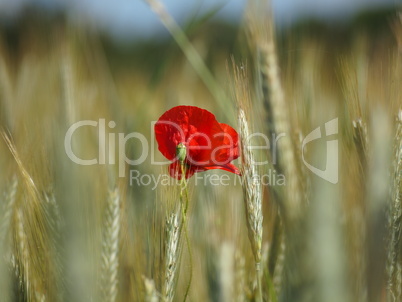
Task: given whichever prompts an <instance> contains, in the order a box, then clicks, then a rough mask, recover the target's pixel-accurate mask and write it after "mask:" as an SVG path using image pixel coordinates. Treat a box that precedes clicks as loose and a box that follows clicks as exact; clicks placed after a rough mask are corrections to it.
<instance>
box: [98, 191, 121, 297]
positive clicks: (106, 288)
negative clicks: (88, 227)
mask: <svg viewBox="0 0 402 302" xmlns="http://www.w3.org/2000/svg"><path fill="white" fill-rule="evenodd" d="M120 202H121V198H120V193H119V189H118V188H117V187H116V188H114V189H113V190H109V197H108V200H107V205H106V213H105V222H104V230H103V244H102V291H103V298H104V301H109V302H113V301H116V298H117V294H118V272H119V234H120V223H121V221H120V216H121V213H120Z"/></svg>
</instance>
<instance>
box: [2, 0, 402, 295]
mask: <svg viewBox="0 0 402 302" xmlns="http://www.w3.org/2000/svg"><path fill="white" fill-rule="evenodd" d="M149 2H152V3H155V1H138V0H115V1H108V0H71V1H62V0H31V1H30V0H9V1H7V0H0V130H1V134H2V139H1V140H0V171H1V172H0V193H1V194H0V202H1V203H0V256H1V258H0V301H52V302H53V301H74V302H76V301H101V300H102V301H149V302H151V301H152V302H154V301H158V300H160V301H181V300H182V299H183V296H184V295H185V292H186V287H187V284H188V280H189V276H190V275H191V276H193V283H192V286H191V289H190V292H189V296H188V297H189V299H188V301H230V302H231V301H258V299H259V298H258V295H257V292H258V291H257V290H256V288H257V285H256V284H257V280H258V277H256V276H257V275H256V270H255V263H254V260H255V259H254V258H253V257H254V256H253V252H252V250H251V248H250V242H249V237H248V232H247V231H248V230H247V226H248V225H247V218H246V217H247V215H248V213H246V215H245V212H247V211H246V207H245V206H244V195H243V192H242V186H241V184H240V182H233V184H234V185H233V186H213V185H211V184H210V183H202V184H197V185H196V184H195V183H194V180H193V179H192V180H190V181H189V187H190V199H191V205H190V211H189V218H188V233H189V238H190V243H191V244H190V246H191V247H192V251H193V254H192V255H193V259H192V261H190V259H189V258H190V256H189V253H188V252H187V250H186V248H185V247H184V246H185V244H184V239H181V240H178V246H180V248H179V250H178V251H179V252H177V251H176V252H177V254H175V255H172V254H169V251H170V252H171V253H172V251H171V249H169V245H170V244H171V238H172V234H171V232H172V230H174V229H175V228H174V227H172V221H171V220H169V217H172V216H171V215H174V214H177V213H175V211H176V210H177V207H176V205H177V204H178V199H179V198H178V194H179V188H177V186H174V185H173V186H163V185H158V186H157V188H156V189H155V190H153V189H152V188H150V187H149V186H144V185H136V184H135V183H134V184H131V183H130V179H129V177H128V175H129V170H130V169H135V170H136V171H138V172H139V173H141V175H150V176H154V177H158V176H159V175H161V174H162V173H166V168H165V167H164V166H157V165H153V164H152V162H151V159H152V158H151V157H150V156H148V157H147V159H146V161H145V162H144V163H143V164H141V165H137V166H135V167H132V166H129V165H125V166H124V168H125V169H126V172H127V173H126V176H125V177H118V176H117V175H118V169H119V166H118V165H117V164H116V165H94V166H79V165H76V164H74V163H73V162H72V161H71V160H70V159H69V158H68V157H67V156H66V152H65V150H64V137H65V134H66V132H67V129H68V128H69V127H70V126H71V125H72V124H73V123H75V122H77V121H82V120H93V121H99V119H105V120H106V123H108V121H115V122H116V126H115V128H113V127H109V128H107V129H106V132H107V133H109V134H110V133H114V134H116V137H117V133H124V134H128V133H132V132H137V133H141V134H143V135H144V136H145V138H146V139H147V141H148V142H149V143H150V144H151V143H154V140H153V135H152V134H153V129H152V126H151V122H152V121H156V120H157V119H158V118H159V117H160V116H161V115H162V114H163V113H164V112H165V111H166V110H168V109H170V108H172V107H174V106H177V105H196V106H200V107H202V108H205V109H207V110H209V111H211V112H213V113H214V114H215V115H216V117H217V120H218V121H219V122H224V123H228V124H230V125H232V126H233V127H234V128H236V129H239V125H238V116H237V114H236V108H237V107H238V106H239V100H238V102H237V103H236V102H235V99H236V98H239V96H238V90H237V89H238V88H239V86H242V85H243V84H247V85H246V86H247V87H246V88H247V89H248V91H249V94H250V97H251V99H252V102H250V104H246V105H245V104H242V106H244V107H247V108H248V112H247V117H248V119H249V124H250V127H251V129H252V130H254V131H256V132H262V133H266V134H271V133H275V132H276V131H278V128H275V127H279V128H280V126H282V127H283V125H285V129H286V130H288V132H287V133H288V135H287V139H288V141H287V142H288V145H287V147H288V149H286V148H285V147H284V148H282V147H280V148H279V150H278V153H279V156H280V157H281V158H286V160H285V161H283V162H280V161H279V164H278V166H276V167H272V166H269V167H264V168H263V170H264V171H260V172H261V173H266V172H267V170H269V169H272V170H273V171H274V170H275V173H280V172H283V173H284V174H285V177H286V184H287V185H286V186H283V187H282V186H276V184H275V183H272V184H270V185H268V186H264V187H263V188H262V192H263V197H262V211H261V213H260V215H262V216H263V217H264V219H263V237H262V254H263V256H262V260H261V261H262V262H261V266H262V270H261V272H262V273H263V280H264V282H263V285H262V289H263V294H262V297H260V298H262V301H273V302H275V301H285V302H289V301H297V302H304V301H306V302H307V301H317V302H322V301H326V302H327V301H328V302H331V301H334V302H339V301H353V302H355V301H402V283H401V280H402V252H401V251H402V244H401V242H400V230H401V229H402V226H401V221H402V218H401V217H402V214H401V213H402V207H401V199H400V198H401V197H400V196H402V194H401V192H402V181H401V179H402V177H401V175H402V174H401V169H402V155H401V154H402V152H401V150H402V149H401V148H402V147H401V146H402V143H401V139H402V130H401V129H402V126H401V125H402V124H401V121H402V116H401V113H400V111H399V110H400V108H401V104H402V93H401V89H400V84H401V83H402V64H401V62H402V60H401V54H402V17H401V14H400V9H401V2H400V1H397V0H355V1H350V0H349V1H348V0H325V1H323V0H321V1H319V0H272V1H271V6H269V7H268V6H265V8H266V10H262V12H260V13H261V15H262V17H261V15H260V14H259V12H258V11H257V12H256V11H253V10H252V9H250V6H249V4H250V3H251V2H263V1H240V0H233V1H221V0H219V1H216V0H205V1H201V0H200V1H177V0H176V1H175V0H167V1H163V4H164V5H165V6H166V9H167V11H168V12H169V13H170V14H171V15H172V16H173V18H174V19H175V20H176V21H177V22H178V24H179V25H180V27H181V28H182V29H183V31H184V33H185V36H186V37H187V38H188V40H189V42H190V43H191V45H192V46H193V47H194V49H195V50H196V53H197V54H198V55H199V56H200V58H201V59H202V60H201V61H202V62H204V63H205V66H206V67H207V68H205V69H203V67H202V65H199V64H198V65H197V64H195V65H194V64H193V63H194V62H190V61H189V60H188V57H186V56H185V55H184V53H183V51H184V52H185V51H188V49H189V48H191V47H189V45H185V46H184V47H183V45H181V46H178V44H177V43H176V41H175V40H174V39H173V38H172V36H171V34H170V33H169V32H168V30H167V29H166V28H165V27H164V25H163V24H162V22H161V18H160V16H158V15H157V14H155V13H154V12H153V10H152V9H151V8H150V6H149V5H148V3H149ZM154 8H155V7H154ZM254 21H255V22H256V23H255V24H254ZM256 28H257V29H256ZM271 29H273V31H271ZM176 34H177V32H176ZM176 38H177V36H176ZM193 58H194V54H193ZM232 60H233V62H234V64H235V65H236V66H238V67H239V69H238V70H237V69H236V67H232ZM236 70H237V71H236ZM239 70H242V71H244V72H245V74H246V76H245V77H244V78H242V81H237V82H236V81H235V80H234V78H236V75H237V76H239V73H241V72H240V71H239ZM278 83H279V84H280V85H274V84H278ZM242 87H243V86H242ZM272 87H274V88H276V89H277V90H278V89H279V92H280V93H279V96H281V95H282V96H284V97H283V99H281V100H282V105H283V107H281V108H278V107H277V104H278V102H276V100H277V99H276V98H277V97H278V93H277V92H278V91H275V89H273V88H272ZM278 87H279V88H278ZM224 95H226V97H224ZM241 102H242V101H240V105H241ZM244 102H245V103H246V101H244ZM281 110H282V111H281ZM280 111H281V112H280ZM278 112H279V114H278ZM398 113H399V116H398ZM272 116H274V117H272ZM275 116H276V118H277V117H278V116H279V117H282V118H283V120H279V121H278V120H277V119H276V118H275ZM334 118H338V119H339V133H338V134H339V137H338V138H339V182H338V183H337V184H336V185H333V186H331V185H329V184H328V183H327V182H325V181H324V180H322V179H320V178H319V177H317V176H315V175H313V174H312V173H310V171H309V170H308V169H307V168H306V166H305V165H304V164H303V162H302V160H301V152H302V151H301V142H302V140H303V139H304V138H305V137H306V135H307V134H308V133H310V132H311V131H312V130H313V129H315V128H316V127H319V126H323V125H324V123H325V122H327V121H329V120H332V119H334ZM81 130H82V131H81ZM81 130H80V131H77V132H76V135H75V136H74V141H73V149H74V152H76V154H77V155H78V156H79V157H82V158H88V159H89V158H94V157H96V156H98V151H99V149H98V147H99V143H100V140H99V136H98V132H97V131H98V130H97V128H95V127H87V128H85V129H81ZM282 130H283V129H282ZM325 143H326V142H325V141H324V142H321V143H319V142H318V141H317V145H314V146H313V144H310V146H311V147H309V150H308V151H307V153H306V154H305V156H306V159H307V161H308V162H310V163H313V164H314V165H316V166H320V165H321V166H320V167H322V169H324V167H323V166H322V164H323V163H325V161H322V158H321V156H317V154H321V155H322V154H325V151H323V150H325V149H324V148H325V146H326V144H325ZM314 144H315V143H314ZM289 146H290V147H289ZM124 151H125V152H126V154H127V157H128V158H131V159H136V158H138V157H139V156H140V155H141V153H142V151H143V148H142V146H141V145H140V144H139V143H138V141H136V140H134V139H133V140H130V141H129V142H128V143H127V145H126V150H124ZM150 151H153V152H154V154H155V158H156V159H158V160H161V159H162V156H161V155H160V154H159V152H158V150H157V148H156V147H155V146H154V149H152V150H150ZM289 154H291V155H290V158H291V159H292V160H287V159H289ZM259 155H261V154H259ZM285 155H286V156H285ZM106 156H109V151H107V154H106ZM110 156H111V158H114V159H115V162H116V163H117V162H118V152H117V151H116V153H115V154H111V155H110ZM261 157H263V158H267V157H268V158H269V159H270V154H262V155H261ZM107 158H108V157H107ZM235 164H236V165H239V166H240V165H241V160H237V161H236V162H235ZM281 165H282V166H281ZM210 173H217V174H219V175H223V174H224V173H225V172H222V171H209V172H205V173H203V174H202V175H207V174H208V175H209V174H210ZM229 177H230V179H231V181H234V180H236V179H237V180H238V179H239V178H238V176H236V175H232V174H230V175H229ZM179 216H180V214H179ZM179 237H180V236H179ZM180 238H181V237H180ZM385 238H386V240H385ZM250 240H251V239H250ZM173 254H174V253H173ZM172 257H173V259H176V264H177V263H178V268H177V275H178V277H176V279H175V278H173V279H174V280H175V281H174V282H173V283H174V286H173V287H172V288H170V294H172V293H173V296H172V295H170V296H169V297H170V298H168V294H167V291H169V290H168V289H169V286H172V284H171V283H169V282H170V281H171V280H170V279H169V278H168V277H169V276H168V272H169V270H170V269H171V266H169V265H168V264H169V261H170V260H171V258H172ZM174 257H177V258H174ZM180 263H181V265H180ZM173 279H172V280H173ZM169 280H170V281H169ZM260 301H261V300H260Z"/></svg>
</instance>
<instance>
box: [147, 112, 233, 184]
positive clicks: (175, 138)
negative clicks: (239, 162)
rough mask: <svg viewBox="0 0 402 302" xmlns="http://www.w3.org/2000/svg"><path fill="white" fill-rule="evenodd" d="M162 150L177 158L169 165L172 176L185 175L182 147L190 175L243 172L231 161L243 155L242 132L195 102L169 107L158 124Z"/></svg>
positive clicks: (179, 176) (156, 132)
mask: <svg viewBox="0 0 402 302" xmlns="http://www.w3.org/2000/svg"><path fill="white" fill-rule="evenodd" d="M155 136H156V141H157V142H158V148H159V151H160V152H161V153H162V154H163V156H165V157H166V158H167V159H169V160H171V161H173V162H172V163H171V164H170V166H169V173H170V175H171V176H172V177H175V178H177V179H181V176H182V175H181V174H182V173H181V166H180V160H179V156H178V147H179V148H180V147H182V148H183V149H184V153H182V155H180V156H183V157H184V158H182V159H181V160H183V164H184V166H185V170H186V178H189V177H191V176H192V175H193V174H194V173H196V172H202V171H206V170H212V169H222V170H225V171H229V172H232V173H235V174H240V171H239V169H238V168H237V167H236V166H234V165H233V164H231V163H230V162H231V161H232V160H234V159H236V158H238V157H239V149H238V134H237V132H236V130H234V129H233V128H232V127H230V126H229V125H226V124H222V123H218V121H217V120H216V118H215V116H214V115H213V114H212V113H211V112H209V111H207V110H204V109H201V108H198V107H194V106H177V107H174V108H172V109H170V110H168V111H166V112H165V113H164V114H163V115H162V116H161V117H160V118H159V120H158V121H157V122H156V124H155Z"/></svg>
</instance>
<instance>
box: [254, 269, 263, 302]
mask: <svg viewBox="0 0 402 302" xmlns="http://www.w3.org/2000/svg"><path fill="white" fill-rule="evenodd" d="M260 269H261V264H260V263H259V262H256V263H255V272H256V274H257V295H258V296H257V299H256V300H257V301H259V302H262V285H261V274H260Z"/></svg>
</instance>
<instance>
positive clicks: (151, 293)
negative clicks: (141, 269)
mask: <svg viewBox="0 0 402 302" xmlns="http://www.w3.org/2000/svg"><path fill="white" fill-rule="evenodd" d="M143 279H144V286H145V302H158V301H159V296H158V292H157V291H156V288H155V282H154V280H150V279H148V278H145V277H143Z"/></svg>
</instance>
